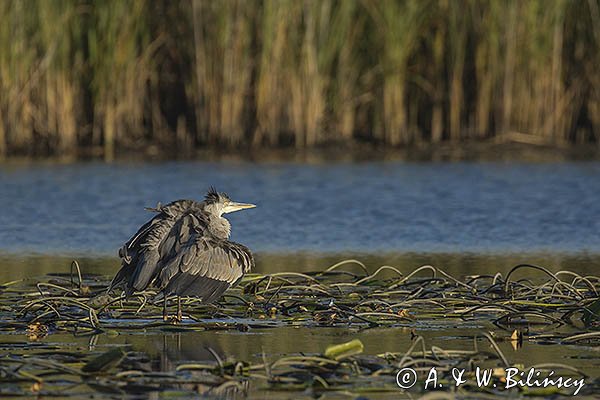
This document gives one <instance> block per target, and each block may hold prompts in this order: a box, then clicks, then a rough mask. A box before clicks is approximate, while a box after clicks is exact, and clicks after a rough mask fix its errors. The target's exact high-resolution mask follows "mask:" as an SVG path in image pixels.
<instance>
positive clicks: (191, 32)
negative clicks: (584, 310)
mask: <svg viewBox="0 0 600 400" xmlns="http://www.w3.org/2000/svg"><path fill="white" fill-rule="evenodd" d="M0 19H1V20H2V21H3V23H2V24H1V26H0V48H1V49H2V50H1V51H0V156H2V155H14V154H25V155H47V154H55V155H57V154H58V155H75V154H82V153H85V154H90V153H91V154H97V155H103V156H104V157H105V158H107V159H110V158H112V157H113V155H114V154H115V152H118V151H126V150H130V151H131V150H134V151H139V150H140V149H144V148H146V149H147V148H148V146H151V147H152V149H154V150H153V151H155V152H161V151H164V150H166V149H171V150H176V151H177V154H184V153H190V152H193V151H194V149H198V148H205V147H207V146H208V147H210V146H219V147H230V148H231V147H233V148H240V147H244V148H249V147H253V148H263V147H268V148H272V147H280V146H291V147H294V148H298V149H300V148H311V147H315V146H320V145H324V144H331V143H346V144H349V143H357V142H358V143H361V142H369V143H375V144H380V145H384V146H402V145H410V144H418V143H439V142H451V143H461V142H462V141H464V140H466V139H474V140H480V139H490V138H493V139H494V140H499V141H502V140H517V141H524V142H528V143H536V144H540V143H542V144H551V145H557V144H559V145H560V144H565V143H590V142H597V141H598V137H599V134H600V133H599V132H600V119H599V115H600V89H599V88H600V70H599V69H598V65H600V30H599V29H598V27H599V26H600V3H599V2H598V1H597V0H576V1H565V0H556V1H552V2H547V1H544V0H528V1H516V0H511V1H506V2H503V1H492V2H489V1H479V0H471V1H460V2H458V1H445V0H439V1H419V0H402V1H372V0H362V1H358V0H356V1H337V0H324V1H310V0H307V1H278V0H264V1H263V0H253V1H244V0H227V1H219V2H213V1H202V0H192V1H177V2H162V1H161V2H153V1H145V0H124V1H121V0H111V1H103V2H95V1H90V0H82V1H77V2H75V1H66V0H56V1H40V0H22V1H6V2H2V3H1V4H0Z"/></svg>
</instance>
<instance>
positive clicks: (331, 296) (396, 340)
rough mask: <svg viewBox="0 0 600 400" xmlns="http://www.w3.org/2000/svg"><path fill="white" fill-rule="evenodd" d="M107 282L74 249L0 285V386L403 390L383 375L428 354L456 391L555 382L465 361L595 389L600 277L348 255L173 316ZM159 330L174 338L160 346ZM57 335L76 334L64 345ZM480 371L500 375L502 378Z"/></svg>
mask: <svg viewBox="0 0 600 400" xmlns="http://www.w3.org/2000/svg"><path fill="white" fill-rule="evenodd" d="M109 279H110V277H107V276H101V275H87V274H82V273H81V272H80V270H79V265H78V264H77V263H76V262H74V263H73V264H72V268H71V271H70V273H52V274H50V275H48V276H46V277H43V278H41V279H39V278H36V279H27V280H19V281H13V282H6V283H5V284H4V285H3V286H2V288H1V291H0V307H1V308H0V315H1V316H2V322H1V324H0V335H2V339H3V340H2V341H1V342H2V343H1V344H0V349H2V352H3V353H4V355H3V356H2V357H1V358H0V371H1V372H2V373H1V374H0V382H1V383H2V385H1V388H2V389H0V390H1V392H0V393H2V394H3V395H17V396H19V395H29V394H37V395H48V396H56V395H60V396H69V395H72V396H77V395H83V394H89V393H93V392H96V393H104V394H113V395H117V396H128V397H132V398H133V397H135V396H139V395H147V394H149V393H155V392H159V391H160V392H161V393H162V394H163V395H167V394H168V395H169V396H189V395H192V394H194V393H200V394H205V395H213V396H225V397H233V396H235V395H236V394H239V395H242V394H249V395H250V396H251V397H256V398H259V397H260V398H265V396H266V397H268V398H286V397H288V396H289V393H290V392H296V393H297V394H300V393H304V394H306V395H309V396H319V395H326V393H330V394H331V395H332V396H335V395H336V394H338V395H344V396H347V397H349V398H353V397H356V396H359V395H361V394H362V395H368V396H369V397H370V398H371V397H372V398H378V397H379V396H384V395H386V394H388V395H389V394H394V395H396V396H397V395H399V394H400V392H399V390H400V389H399V388H398V387H397V385H396V384H395V375H396V372H397V371H398V370H399V369H401V368H403V367H407V366H411V367H413V368H415V369H416V370H417V371H419V373H420V374H421V375H423V374H425V373H426V371H427V370H429V369H430V368H431V367H432V366H435V367H436V368H437V370H438V371H439V373H440V375H441V376H440V382H444V384H446V385H449V383H450V382H451V370H452V368H464V369H465V370H466V371H467V372H466V375H465V377H466V378H468V379H471V380H473V382H471V383H470V384H467V385H464V386H461V387H460V388H458V389H456V394H457V395H459V396H473V395H476V396H485V395H505V396H514V395H517V394H526V395H529V396H540V397H543V396H547V395H550V394H553V395H557V394H567V393H568V390H564V389H562V390H561V389H557V388H552V387H551V388H545V389H540V390H535V389H531V388H529V389H523V388H519V389H514V390H509V391H503V390H501V389H494V388H492V387H491V386H490V387H483V388H479V387H477V385H476V384H475V382H474V379H475V378H474V375H473V373H474V370H473V365H474V364H477V365H478V366H480V367H482V368H500V369H502V368H507V367H510V366H518V367H520V368H521V369H524V368H529V367H536V368H537V369H540V370H554V371H555V372H556V373H558V374H560V375H561V376H565V377H567V376H568V377H573V378H575V377H578V378H584V379H585V382H586V383H585V386H584V388H583V391H582V392H581V393H580V394H592V393H595V392H596V391H597V390H598V387H599V386H598V385H599V384H600V382H598V377H597V370H598V366H597V359H595V358H593V357H592V358H586V356H585V355H586V354H587V352H588V351H589V350H590V349H591V348H594V347H595V346H597V345H598V341H599V340H600V334H599V333H598V332H597V331H595V330H594V327H597V325H598V315H597V312H598V310H599V309H600V305H599V304H598V300H597V298H598V290H599V289H600V277H597V276H589V275H588V276H581V275H579V274H577V273H574V272H571V271H559V272H551V271H549V270H547V269H545V268H543V267H537V266H532V265H519V266H515V267H514V268H512V269H510V270H509V271H506V272H505V273H496V274H489V275H488V274H485V275H472V276H466V277H464V278H461V279H457V278H455V277H453V276H451V275H450V274H448V273H446V272H445V271H443V270H441V269H439V268H436V267H433V266H422V267H419V268H416V269H414V270H412V271H410V272H408V273H403V272H402V271H400V270H398V269H397V268H395V267H392V266H382V267H379V268H376V269H371V270H369V269H368V268H367V267H366V266H365V265H364V264H362V263H361V262H360V261H356V260H346V261H342V262H339V263H337V264H334V265H332V266H330V267H327V268H323V269H321V270H319V271H312V272H307V273H299V272H277V273H271V274H251V275H248V276H246V277H245V278H244V279H243V281H242V282H241V284H240V285H239V287H237V288H236V289H234V290H230V291H229V292H228V293H227V294H226V296H225V297H224V298H223V299H222V301H220V302H219V304H218V305H217V306H205V305H202V304H200V303H199V302H198V301H197V300H194V299H189V300H187V301H185V302H184V308H185V309H184V315H185V318H184V321H183V322H182V323H180V324H177V325H174V324H169V323H164V322H163V321H162V319H161V312H160V305H154V304H152V301H151V298H152V296H153V293H152V292H151V291H148V292H143V293H140V294H138V295H136V296H134V297H132V298H130V299H127V300H126V299H123V298H119V297H118V295H116V296H114V297H111V296H108V295H107V294H106V292H105V289H106V285H107V284H108V282H109ZM432 330H435V331H437V332H444V333H447V334H448V335H449V336H448V337H446V339H443V338H442V339H441V344H439V345H437V344H436V345H432V344H431V343H428V340H427V339H426V338H427V336H428V335H429V334H430V333H431V331H432ZM384 332H388V333H391V335H387V336H386V335H385V334H384ZM282 334H283V335H284V336H288V335H289V336H290V337H296V338H297V339H298V341H296V342H295V344H294V343H290V341H289V340H284V341H283V342H284V343H285V344H286V347H285V348H286V349H287V350H286V351H284V352H281V349H280V347H279V346H280V345H281V340H279V339H277V338H276V336H277V335H282ZM169 335H170V336H171V337H174V336H176V338H177V339H176V342H174V341H173V340H170V344H171V348H169V346H167V342H168V339H167V337H168V336H169ZM273 335H275V336H273ZM298 335H300V336H298ZM307 335H308V336H307ZM312 335H314V337H315V338H321V339H323V338H325V339H326V340H325V343H327V345H324V344H322V343H323V342H324V341H323V340H321V341H320V342H318V343H321V344H317V346H313V350H312V351H307V347H306V345H307V343H312V342H313V341H314V339H310V337H311V336H312ZM373 335H375V336H377V337H379V339H377V337H375V336H373ZM423 335H424V336H423ZM219 336H220V337H221V339H217V338H218V337H219ZM257 336H267V340H265V341H263V342H262V346H261V348H246V349H245V352H240V351H239V350H240V348H239V346H236V343H239V342H240V341H239V338H240V337H257ZM302 336H304V339H300V337H302ZM437 336H439V335H437ZM68 337H71V338H73V337H74V338H75V340H76V341H82V340H83V341H87V345H82V344H83V343H82V344H80V345H75V346H74V345H73V343H71V342H70V341H69V339H68ZM123 337H124V338H125V341H123V340H122V338H123ZM136 337H137V338H138V339H136ZM148 337H150V338H152V339H151V340H150V341H148V340H147V338H148ZM269 337H270V338H271V339H269ZM5 338H8V340H4V339H5ZM15 338H16V340H15ZM78 338H79V339H78ZM139 338H146V339H139ZM161 338H162V341H163V343H162V345H160V342H161ZM207 338H210V339H211V340H210V344H207V345H205V346H204V347H202V346H201V344H202V342H203V340H207ZM350 338H352V339H354V340H353V341H349V339H350ZM381 338H385V339H384V340H381ZM361 339H362V340H364V341H365V345H364V346H363V344H362V342H361ZM70 340H73V339H70ZM140 340H141V341H142V343H143V345H140ZM437 340H438V341H439V340H440V338H439V337H438V339H437ZM186 341H187V342H189V343H188V346H186V345H185V342H186ZM153 342H154V343H153ZM344 342H345V343H346V344H345V345H343V346H341V347H331V345H339V344H343V343H344ZM218 343H221V344H225V346H223V347H226V348H225V349H222V348H219V346H218ZM157 344H159V345H158V346H156V345H157ZM189 344H192V346H189ZM294 346H295V348H294ZM314 347H316V348H317V350H315V349H314ZM565 347H569V351H567V352H563V350H564V348H565ZM153 348H155V350H153ZM550 348H552V349H554V350H553V351H552V352H551V353H552V354H554V355H553V356H552V355H551V356H550V357H548V355H549V354H550V352H548V350H545V349H550ZM596 348H597V347H596ZM542 349H544V350H542ZM157 351H158V355H157V354H156V353H157ZM234 353H237V356H236V355H234ZM571 358H574V359H575V360H577V364H576V365H575V364H574V363H573V360H571ZM515 359H517V360H519V359H521V360H524V361H522V362H520V360H519V361H515ZM493 381H494V382H496V383H498V384H500V383H501V382H502V381H501V376H496V375H495V376H494V378H493ZM421 391H422V387H421V389H419V388H418V387H415V389H413V390H411V392H413V393H418V392H421ZM406 395H408V394H406Z"/></svg>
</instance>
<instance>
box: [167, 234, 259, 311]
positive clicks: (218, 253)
mask: <svg viewBox="0 0 600 400" xmlns="http://www.w3.org/2000/svg"><path fill="white" fill-rule="evenodd" d="M253 266H254V259H253V257H252V253H251V252H250V250H248V248H247V247H245V246H243V245H240V244H238V243H233V242H229V241H224V240H214V239H208V238H206V237H202V236H198V237H197V238H196V240H194V241H193V242H190V243H188V244H187V245H186V246H184V247H182V249H181V252H180V253H179V254H178V255H177V256H176V257H174V258H173V259H172V260H170V262H169V263H168V264H167V265H165V267H164V268H163V269H162V271H161V273H160V276H159V278H158V281H159V284H160V287H162V288H164V289H163V292H164V293H165V294H166V295H169V294H177V295H179V296H195V297H199V298H201V299H202V301H203V302H205V303H210V302H212V301H214V300H216V299H218V298H219V297H220V296H221V295H222V294H223V293H224V292H225V290H227V289H228V288H229V287H231V286H233V285H235V284H236V283H237V282H238V281H239V280H240V278H241V277H242V276H243V275H244V274H245V273H246V272H248V271H249V270H250V269H251V268H252V267H253Z"/></svg>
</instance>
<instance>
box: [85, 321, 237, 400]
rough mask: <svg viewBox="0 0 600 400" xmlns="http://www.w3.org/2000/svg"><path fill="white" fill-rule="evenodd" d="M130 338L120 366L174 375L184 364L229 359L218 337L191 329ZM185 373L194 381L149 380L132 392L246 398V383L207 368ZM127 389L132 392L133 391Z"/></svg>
mask: <svg viewBox="0 0 600 400" xmlns="http://www.w3.org/2000/svg"><path fill="white" fill-rule="evenodd" d="M131 338H132V339H133V340H131V341H129V340H128V342H129V343H128V344H130V346H131V351H130V352H128V356H127V358H126V359H125V360H123V362H122V363H121V365H120V369H124V370H138V371H144V372H148V373H150V372H152V373H167V374H171V373H174V372H175V371H176V369H177V367H178V366H179V365H182V364H204V365H206V364H208V365H214V366H215V367H218V366H222V365H223V364H224V363H226V362H227V361H228V357H227V355H226V354H225V352H224V351H223V349H222V347H221V346H220V344H219V343H218V342H217V341H216V340H210V341H209V340H206V339H205V338H203V339H199V338H198V336H197V335H195V334H194V333H191V332H186V333H185V334H182V333H181V332H175V333H165V334H151V335H132V336H131ZM90 346H91V348H92V349H93V347H94V344H93V343H92V342H90ZM183 373H184V374H186V376H185V377H184V378H183V379H182V381H183V380H185V381H187V382H193V383H184V382H181V383H180V382H173V380H171V379H169V380H166V381H165V383H162V382H160V380H157V383H150V384H149V386H148V387H146V388H144V389H142V388H141V387H139V388H137V390H136V389H135V388H129V389H133V392H137V391H138V390H139V392H143V394H144V396H145V397H146V396H147V398H150V399H154V398H160V397H162V396H161V392H162V391H163V390H181V391H185V392H193V393H197V394H198V395H201V396H209V397H211V398H227V399H230V398H238V397H243V396H244V395H245V393H246V392H247V389H248V383H247V382H242V383H239V382H237V381H233V382H232V381H229V380H227V379H224V378H222V377H221V376H219V375H218V374H214V373H209V372H207V371H205V370H200V369H198V370H193V369H190V370H187V371H185V372H179V373H178V375H179V374H183ZM125 390H126V391H127V392H129V393H131V390H128V389H125ZM139 392H138V393H139ZM140 394H141V393H140Z"/></svg>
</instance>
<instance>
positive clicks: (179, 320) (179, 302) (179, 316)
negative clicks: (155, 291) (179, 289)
mask: <svg viewBox="0 0 600 400" xmlns="http://www.w3.org/2000/svg"><path fill="white" fill-rule="evenodd" d="M182 318H183V315H182V313H181V296H177V322H181V320H182Z"/></svg>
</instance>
